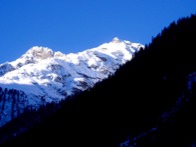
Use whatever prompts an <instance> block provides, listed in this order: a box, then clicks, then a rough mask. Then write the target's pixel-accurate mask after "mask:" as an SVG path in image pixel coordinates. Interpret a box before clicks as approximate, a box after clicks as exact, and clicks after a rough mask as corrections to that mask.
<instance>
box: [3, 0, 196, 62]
mask: <svg viewBox="0 0 196 147" xmlns="http://www.w3.org/2000/svg"><path fill="white" fill-rule="evenodd" d="M195 13H196V0H0V63H3V62H6V61H13V60H15V59H17V58H19V57H20V56H21V55H22V54H24V53H25V52H26V51H27V50H28V49H29V48H31V47H32V46H45V47H49V48H51V49H53V50H54V51H61V52H63V53H66V54H67V53H70V52H73V53H75V52H79V51H82V50H84V49H89V48H93V47H96V46H98V45H100V44H102V43H105V42H109V41H111V40H112V38H114V37H119V38H120V39H122V40H129V41H132V42H139V43H142V44H148V43H149V42H150V41H151V38H152V36H156V35H157V34H158V33H159V32H161V30H162V29H163V27H166V26H168V25H169V24H170V23H171V22H172V21H175V20H177V19H179V18H180V17H185V16H190V15H191V14H195Z"/></svg>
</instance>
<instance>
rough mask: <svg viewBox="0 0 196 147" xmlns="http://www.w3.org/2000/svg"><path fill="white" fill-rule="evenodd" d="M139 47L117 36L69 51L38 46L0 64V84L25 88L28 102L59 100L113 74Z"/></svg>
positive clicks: (42, 102)
mask: <svg viewBox="0 0 196 147" xmlns="http://www.w3.org/2000/svg"><path fill="white" fill-rule="evenodd" d="M140 47H143V45H141V44H138V43H131V42H130V41H121V40H120V39H118V38H117V37H115V38H114V39H113V40H112V41H111V42H109V43H104V44H102V45H100V46H98V47H96V48H92V49H88V50H85V51H83V52H79V53H76V54H73V53H70V54H67V55H66V54H63V53H61V52H54V51H52V49H50V48H47V47H38V46H35V47H32V48H31V49H29V50H28V51H27V52H26V53H25V54H24V55H22V56H21V57H20V58H19V59H17V60H15V61H12V62H7V63H4V64H0V87H4V88H8V89H12V88H14V89H17V90H22V91H24V92H25V93H26V94H27V95H28V98H27V101H28V104H27V105H36V106H39V105H41V104H44V103H47V102H52V101H55V102H58V101H60V100H62V99H65V98H66V97H67V96H68V95H72V94H74V90H76V89H78V90H79V91H83V90H86V89H87V88H89V87H92V86H93V85H94V84H95V83H96V82H98V81H101V80H103V79H105V78H107V77H108V76H109V75H111V74H113V73H114V72H115V71H116V70H117V69H118V67H119V66H120V65H122V64H124V63H126V62H127V61H129V60H131V59H132V57H133V53H134V52H136V51H138V50H139V49H140ZM43 99H44V100H45V101H43ZM5 112H6V113H8V116H9V114H11V112H7V111H6V110H5ZM1 121H3V120H0V122H1ZM0 124H1V123H0Z"/></svg>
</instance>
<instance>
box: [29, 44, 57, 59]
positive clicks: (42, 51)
mask: <svg viewBox="0 0 196 147" xmlns="http://www.w3.org/2000/svg"><path fill="white" fill-rule="evenodd" d="M26 54H28V55H32V56H33V57H34V58H37V59H47V58H51V57H53V56H54V52H53V51H52V50H51V49H50V48H47V47H39V46H34V47H32V48H31V49H29V50H28V51H27V52H26Z"/></svg>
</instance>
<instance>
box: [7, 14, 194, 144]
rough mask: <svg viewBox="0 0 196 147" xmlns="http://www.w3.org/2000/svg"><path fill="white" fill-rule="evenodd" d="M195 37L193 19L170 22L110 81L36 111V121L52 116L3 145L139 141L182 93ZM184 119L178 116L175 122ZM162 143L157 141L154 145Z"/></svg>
mask: <svg viewBox="0 0 196 147" xmlns="http://www.w3.org/2000/svg"><path fill="white" fill-rule="evenodd" d="M195 34H196V15H191V16H190V17H186V18H181V19H179V20H178V21H177V22H173V23H171V24H170V25H169V26H168V27H167V28H164V29H163V30H162V32H161V33H160V34H158V35H157V36H156V37H154V38H153V39H152V42H151V43H150V44H149V45H146V47H145V49H141V51H139V52H138V53H137V54H136V55H135V57H134V58H133V59H132V60H131V61H130V62H128V63H127V64H125V65H124V66H122V67H121V68H120V69H119V70H118V71H117V72H116V74H115V75H114V76H111V77H109V78H108V79H107V80H104V81H102V82H100V83H98V84H96V85H95V87H94V88H92V89H89V90H87V91H85V92H82V93H80V94H78V95H75V96H73V97H71V98H68V99H66V100H64V101H62V102H61V103H59V104H57V105H56V104H54V105H53V106H52V105H50V107H49V105H48V106H46V107H44V108H43V109H40V110H38V111H37V112H35V113H36V114H37V118H38V116H39V117H40V114H43V115H44V114H45V113H49V112H50V111H51V110H55V111H53V112H52V113H53V114H52V115H51V116H49V115H47V117H45V118H44V119H43V120H42V121H40V122H39V123H38V124H37V125H35V126H34V127H33V128H31V129H30V130H29V131H28V132H26V133H24V134H22V135H19V136H17V137H15V138H14V139H13V140H11V141H9V142H7V143H6V144H5V145H8V146H10V145H25V146H28V145H38V144H51V143H53V144H55V145H56V146H58V145H61V144H63V145H64V146H66V145H67V146H69V147H71V146H77V145H80V146H91V147H104V146H105V147H108V146H109V147H113V146H114V147H115V146H118V145H119V142H122V141H123V140H124V139H126V137H128V136H129V137H131V136H132V137H134V136H138V135H139V134H140V133H143V132H145V131H147V130H149V129H150V128H152V127H154V126H157V125H159V123H161V118H162V117H161V116H162V114H163V113H164V112H165V111H168V110H170V109H171V107H173V106H174V105H175V103H176V100H177V99H178V98H179V96H181V95H182V93H183V92H184V91H185V90H186V86H187V85H186V82H187V78H186V77H187V76H188V75H189V74H190V73H192V72H195V71H196V64H195V63H196V62H195V60H196V58H195V56H194V50H195V49H196V48H195V42H196V37H194V36H195ZM57 106H59V107H58V109H56V107H57ZM41 111H42V112H41ZM30 113H31V112H30ZM179 114H180V113H179ZM35 116H36V115H35ZM181 116H182V117H181ZM26 117H27V118H28V117H29V115H26V116H25V115H24V117H23V118H22V120H28V119H27V118H26ZM183 118H184V115H180V118H179V119H178V120H183ZM193 118H194V117H193ZM189 121H191V117H190V118H189ZM177 122H179V121H177ZM13 126H14V123H13ZM182 126H183V125H181V127H182ZM183 129H185V128H183ZM174 131H175V130H174ZM160 133H161V132H160ZM164 133H168V135H169V133H171V132H170V131H168V132H164ZM178 133H179V134H178ZM178 133H174V134H175V135H176V136H174V137H175V138H174V139H173V140H170V141H173V142H172V143H173V144H175V145H176V146H180V143H182V141H183V140H182V141H181V142H177V141H179V140H178V139H177V138H178V137H179V136H180V135H181V137H180V138H182V136H183V135H182V134H183V131H182V132H180V131H179V132H178ZM186 133H187V132H186ZM159 135H160V134H159ZM162 135H163V134H162ZM160 136H161V135H160ZM163 136H164V135H163ZM164 137H165V136H164ZM151 139H152V138H151ZM164 141H166V142H165V145H168V146H169V145H170V144H169V142H167V141H168V140H164ZM186 141H187V140H186ZM162 142H163V140H161V139H159V140H158V139H157V142H156V145H158V146H161V143H162ZM141 144H142V143H141ZM184 145H185V146H186V145H187V144H186V143H184ZM143 146H145V145H143Z"/></svg>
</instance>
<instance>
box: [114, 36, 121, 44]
mask: <svg viewBox="0 0 196 147" xmlns="http://www.w3.org/2000/svg"><path fill="white" fill-rule="evenodd" d="M112 42H113V43H119V42H120V39H119V38H118V37H114V38H113V39H112Z"/></svg>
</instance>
